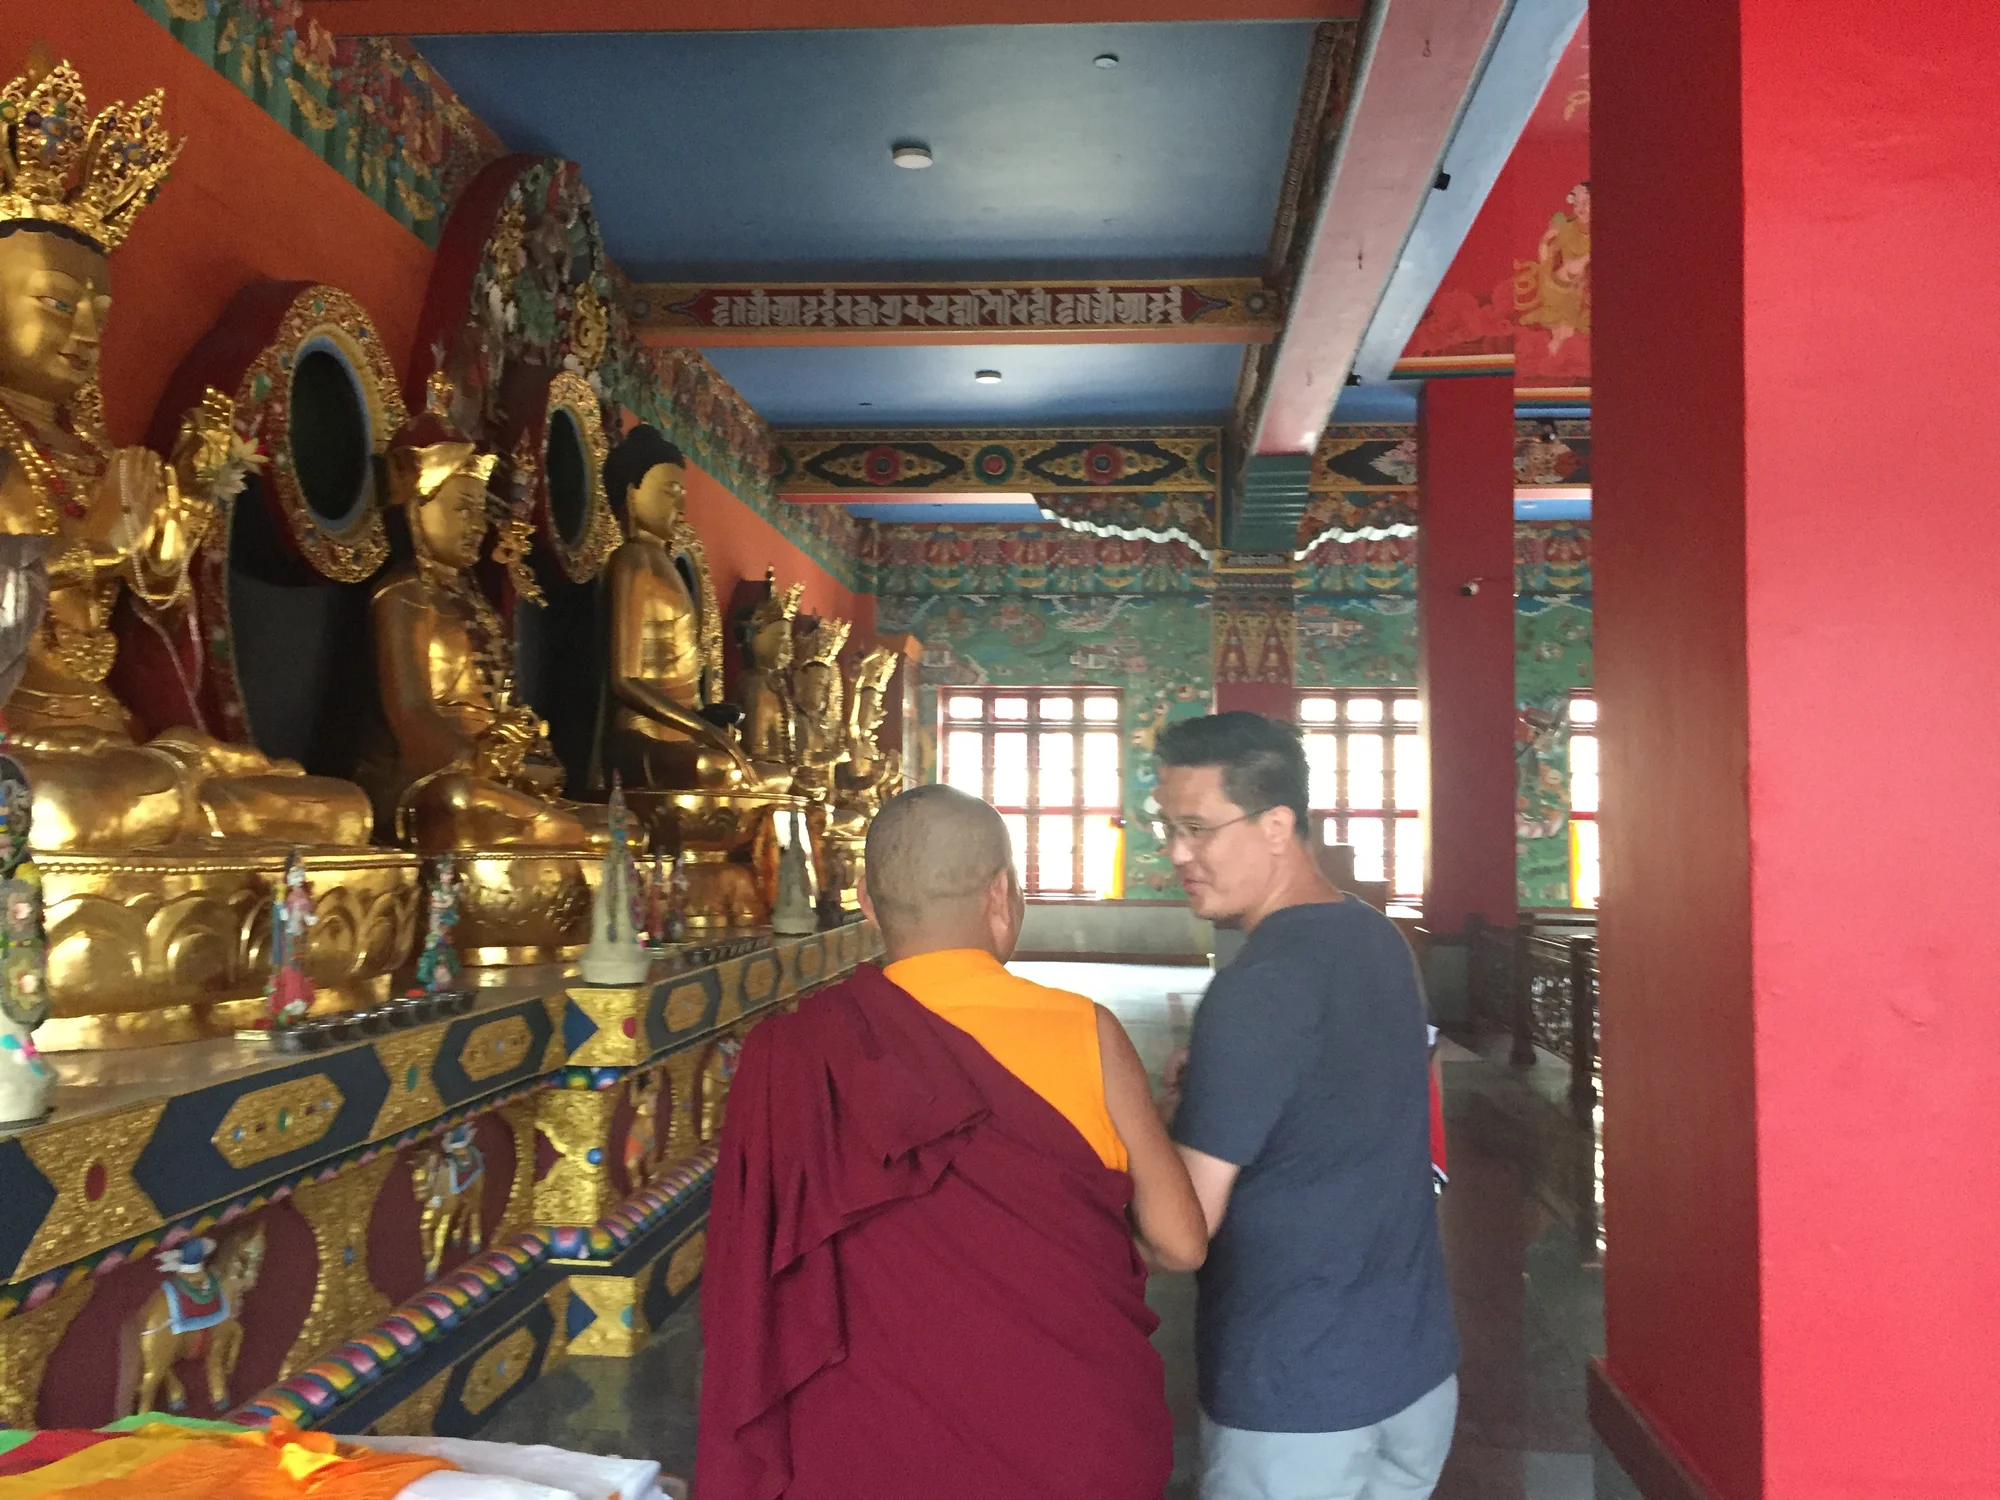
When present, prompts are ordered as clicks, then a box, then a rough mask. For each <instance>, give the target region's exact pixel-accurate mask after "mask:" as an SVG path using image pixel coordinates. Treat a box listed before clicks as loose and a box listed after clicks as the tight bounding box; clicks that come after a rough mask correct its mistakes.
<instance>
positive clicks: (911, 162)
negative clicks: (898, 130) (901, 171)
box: [889, 141, 931, 172]
mask: <svg viewBox="0 0 2000 1500" xmlns="http://www.w3.org/2000/svg"><path fill="white" fill-rule="evenodd" d="M889 160H890V161H892V162H894V163H895V164H896V165H897V166H899V167H906V168H908V169H909V170H910V171H912V172H921V171H922V170H923V169H924V168H925V167H928V166H929V165H930V164H931V148H930V147H929V146H926V145H925V144H924V143H923V142H922V141H898V142H896V144H895V145H893V146H891V147H890V148H889Z"/></svg>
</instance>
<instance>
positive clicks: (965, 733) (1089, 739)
mask: <svg viewBox="0 0 2000 1500" xmlns="http://www.w3.org/2000/svg"><path fill="white" fill-rule="evenodd" d="M1121 710H1122V704H1121V702H1120V699H1119V695H1118V693H1117V692H1116V691H1114V690H1112V689H1108V688H1091V687H1071V688H943V689H940V690H939V693H938V716H939V718H940V720H941V723H940V724H939V728H938V779H939V780H940V781H942V782H944V783H945V785H947V786H954V787H957V788H958V789H959V790H960V791H962V792H970V793H971V794H972V795H973V796H975V797H980V798H984V799H985V800H986V801H988V802H990V803H992V804H993V806H994V807H995V808H997V809H998V810H999V813H1000V816H1001V817H1002V818H1003V819H1004V820H1005V821H1006V824H1007V832H1008V834H1009V836H1010V837H1011V838H1012V839H1013V841H1014V864H1015V868H1016V869H1017V870H1018V871H1019V872H1020V877H1021V889H1022V890H1023V891H1025V892H1026V893H1027V894H1029V895H1031V896H1102V895H1103V894H1104V893H1105V892H1107V891H1108V890H1110V889H1111V887H1112V881H1113V875H1114V871H1115V869H1116V866H1117V861H1118V827H1119V819H1120V817H1121V816H1122V808H1123V795H1122V794H1123V788H1124V767H1123V763H1122V746H1121V739H1122V737H1121V734H1120V729H1119V725H1120V713H1121Z"/></svg>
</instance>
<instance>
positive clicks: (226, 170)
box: [0, 0, 431, 442]
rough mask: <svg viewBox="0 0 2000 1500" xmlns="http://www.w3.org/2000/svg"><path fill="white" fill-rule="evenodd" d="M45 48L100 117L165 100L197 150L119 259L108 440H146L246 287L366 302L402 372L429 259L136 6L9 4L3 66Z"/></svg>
mask: <svg viewBox="0 0 2000 1500" xmlns="http://www.w3.org/2000/svg"><path fill="white" fill-rule="evenodd" d="M36 41H46V42H47V44H48V47H49V50H50V52H51V53H52V54H53V55H54V56H55V57H56V58H58V59H62V58H67V59H69V61H71V62H72V63H74V64H75V65H76V68H77V71H78V72H79V73H81V74H82V76H83V87H84V91H85V93H86V94H87V95H88V97H89V100H90V104H91V108H92V111H93V113H94V112H96V111H99V110H102V109H103V108H104V107H105V106H106V105H109V104H111V103H113V102H115V101H117V100H120V99H124V100H127V101H131V100H135V99H138V98H139V97H141V96H143V95H145V94H147V93H149V92H151V91H152V90H153V89H155V88H163V89H165V90H166V94H167V99H166V108H165V117H166V124H167V128H168V129H169V130H170V131H172V132H173V134H174V135H176V136H186V137H187V146H186V148H185V149H184V150H183V151H182V152H181V156H180V160H179V161H178V162H176V163H175V164H174V169H173V172H172V174H171V175H170V176H169V177H168V178H167V181H166V185H165V186H164V187H163V188H162V189H161V190H160V195H159V197H158V198H157V199H156V200H154V202H153V204H152V205H151V206H150V207H149V208H147V209H146V210H145V211H144V212H143V213H142V214H141V215H140V216H139V220H138V225H137V227H136V228H135V229H134V230H133V232H132V236H131V238H130V239H128V240H127V241H126V242H125V244H124V245H123V246H122V247H121V248H120V249H119V250H118V252H117V253H116V254H115V255H114V256H113V257H112V261H111V289H112V296H113V305H112V312H111V323H110V327H109V329H108V330H107V332H106V335H105V340H104V396H105V406H106V411H107V415H108V417H109V420H110V425H111V430H112V435H113V436H114V437H115V438H117V439H118V440H119V441H120V442H137V441H138V440H139V437H140V435H141V434H142V433H143V432H144V431H145V428H146V426H147V424H148V422H149V421H150V420H151V419H152V415H153V404H154V402H156V401H157V400H158V399H159V396H160V391H161V389H162V388H163V387H164V386H165V384H166V381H167V377H168V375H170V374H171V373H172V372H173V369H174V367H175V366H176V365H177V364H179V363H180V361H181V358H182V357H183V356H184V355H185V354H186V353H187V351H188V350H189V349H190V348H192V347H193V345H194V343H195V341H196V340H198V339H199V338H200V337H201V336H202V335H203V334H204V333H206V332H207V331H208V330H209V327H210V326H211V325H212V324H213V323H214V322H215V319H216V318H217V316H218V315H219V314H220V313H221V312H222V309H223V307H224V305H225V304H227V303H228V301H229V299H230V298H231V297H232V296H234V295H235V293H236V292H237V291H238V290H239V289H240V288H241V287H242V286H243V285H244V284H245V283H246V282H250V281H255V280H258V279H260V278H263V277H272V278H276V279H278V280H286V281H291V280H310V281H324V282H329V283H331V284H332V285H335V286H338V287H341V288H343V289H345V290H346V291H348V292H350V293H352V294H353V295H354V296H355V297H356V298H357V299H359V301H360V303H361V305H362V306H363V307H365V308H367V309H368V313H369V316H370V317H372V318H373V319H374V322H375V327H376V329H377V331H378V332H379V333H380V334H381V336H382V339H383V342H384V345H385V347H387V348H388V350H389V351H390V354H391V355H392V357H393V358H394V359H395V361H396V365H397V368H398V369H399V370H400V369H401V368H402V367H403V366H404V365H405V364H406V363H407V362H408V359H409V350H410V341H411V339H412V338H414V337H415V330H416V323H417V312H418V309H419V308H420V307H421V305H422V303H423V297H424V283H425V282H426V280H428V278H429V276H430V267H431V252H430V250H429V249H428V248H427V247H426V246H425V245H424V243H423V242H422V241H421V240H419V239H418V238H417V237H416V236H415V235H413V234H411V233H410V232H409V230H407V229H405V228H403V226H402V225H400V224H398V223H397V222H396V221H395V220H394V219H392V218H390V217H389V216H388V215H387V214H385V213H384V212H382V210H381V209H380V208H379V207H378V206H377V205H375V204H374V203H371V202H370V201H369V200H368V199H367V198H366V197H365V196H363V195H362V193H361V191H360V189H358V188H356V187H355V186H354V185H353V184H352V183H350V182H348V181H347V180H346V179H345V178H344V177H342V176H341V175H340V174H339V173H338V172H336V171H334V170H333V168H331V167H329V166H328V165H327V164H326V163H325V162H323V161H321V160H320V159H319V157H317V156H316V155H314V154H313V152H312V151H311V150H310V149H308V148H307V147H306V146H305V145H304V144H303V143H302V142H300V141H298V140H295V139H294V138H293V137H292V136H291V135H290V133H288V132H287V131H286V130H284V129H283V128H282V127H281V126H279V125H278V124H277V122H276V121H274V120H272V118H271V117H270V116H269V115H267V114H265V113H264V111H263V110H261V109H259V108H258V107H257V105H256V104H254V103H253V102H251V100H250V99H249V98H247V97H246V96H245V95H243V94H242V93H241V92H239V91H238V90H237V88H236V86H235V85H234V84H232V83H230V82H229V81H228V80H227V79H225V78H224V77H223V76H222V75H221V74H219V73H217V72H216V71H215V70H214V69H213V68H211V67H209V66H208V64H206V63H205V62H202V61H201V60H200V59H199V58H197V57H196V56H195V55H194V54H193V53H191V52H189V51H188V50H187V49H186V48H184V47H182V46H181V45H180V43H178V42H176V41H175V40H174V39H173V38H172V37H171V36H170V35H168V34H167V31H166V29H165V28H164V27H162V26H161V25H159V24H158V23H157V22H156V21H154V20H152V19H151V18H150V17H149V16H147V15H146V13H145V12H144V11H142V10H140V9H139V7H138V6H136V5H134V4H133V3H132V0H58V3H57V4H54V5H27V4H13V3H10V4H7V5H5V6H4V7H0V68H5V70H6V71H5V73H4V75H0V76H4V77H8V78H12V77H15V76H17V75H18V74H19V73H20V71H21V69H22V67H23V65H24V63H25V61H26V59H27V55H28V49H29V47H30V46H31V45H32V44H33V43H34V42H36Z"/></svg>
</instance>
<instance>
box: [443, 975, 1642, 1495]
mask: <svg viewBox="0 0 2000 1500" xmlns="http://www.w3.org/2000/svg"><path fill="white" fill-rule="evenodd" d="M1018 968H1019V971H1020V972H1022V973H1024V974H1026V975H1028V976H1029V977H1031V978H1034V979H1037V980H1039V981H1041V982H1042V983H1044V984H1054V985H1059V986H1062V987H1063V988H1066V989H1074V990H1078V991H1081V992H1083V993H1085V994H1088V995H1090V996H1092V997H1093V998H1095V999H1097V1000H1099V1001H1101V1002H1102V1003H1103V1004H1105V1005H1107V1006H1109V1007H1110V1008H1111V1009H1112V1010H1114V1011H1115V1012H1117V1014H1118V1016H1119V1018H1120V1019H1121V1020H1123V1021H1124V1023H1125V1025H1126V1029H1127V1030H1128V1031H1129V1032H1130V1033H1131V1035H1132V1040H1133V1043H1134V1045H1135V1046H1136V1047H1137V1048H1138V1051H1139V1055H1140V1057H1141V1058H1142V1059H1143V1060H1144V1061H1145V1063H1146V1064H1147V1066H1148V1067H1149V1068H1151V1069H1154V1070H1157V1069H1158V1068H1159V1066H1160V1064H1161V1063H1162V1062H1163V1061H1164V1060H1165V1059H1166V1057H1167V1055H1168V1054H1169V1053H1170V1052H1171V1051H1172V1050H1173V1049H1174V1047H1176V1046H1177V1045H1179V1044H1180V1042H1181V1041H1182V1040H1184V1039H1185V1037H1186V1035H1187V1023H1188V1015H1189V1012H1190V1010H1191V1009H1192V1007H1193V1005H1194V1004H1195V1003H1197V1002H1198V1000H1199V998H1200V992H1201V989H1202V987H1203V986H1204V984H1205V983H1206V980H1207V975H1206V973H1205V972H1204V971H1203V970H1200V969H1185V968H1143V967H1138V966H1128V965H1115V966H1114V965H1103V964H1041V963H1037V964H1022V965H1019V966H1018ZM1505 1058H1506V1053H1505V1048H1504V1047H1500V1048H1498V1049H1494V1048H1482V1049H1480V1051H1479V1052H1474V1051H1468V1050H1467V1049H1466V1048H1463V1047H1459V1046H1456V1045H1454V1044H1452V1043H1449V1042H1447V1043H1446V1044H1445V1052H1444V1077H1445V1100H1446V1115H1447V1120H1448V1126H1449V1131H1450V1145H1451V1168H1452V1183H1451V1187H1450V1188H1449V1189H1448V1190H1447V1191H1446V1193H1445V1196H1444V1200H1443V1205H1442V1209H1441V1213H1442V1222H1443V1226H1444V1236H1445V1251H1446V1256H1447V1258H1448V1260H1449V1262H1450V1266H1451V1275H1452V1285H1453V1291H1454V1300H1455V1305H1456V1308H1457V1312H1458V1321H1459V1334H1460V1337H1461V1340H1462V1342H1463V1344H1464V1349H1465V1356H1464V1362H1463V1364H1462V1365H1461V1367H1460V1371H1459V1380H1460V1391H1461V1404H1460V1408H1459V1425H1458V1437H1457V1441H1456V1443H1455V1445H1454V1447H1453V1450H1452V1456H1451V1460H1450V1462H1449V1463H1448V1464H1447V1466H1446V1468H1445V1473H1444V1478H1443V1479H1442V1481H1441V1482H1440V1483H1439V1486H1438V1490H1437V1500H1638V1492H1637V1491H1636V1490H1635V1489H1633V1488H1631V1486H1630V1482H1629V1481H1628V1480H1626V1479H1625V1478H1624V1476H1623V1475H1622V1474H1620V1473H1619V1472H1618V1471H1617V1469H1616V1466H1615V1465H1614V1464H1612V1463H1611V1461H1610V1459H1609V1458H1608V1456H1606V1455H1604V1454H1603V1453H1602V1452H1601V1451H1597V1450H1594V1446H1593V1442H1592V1437H1591V1432H1590V1428H1589V1424H1588V1423H1587V1421H1586V1420H1585V1416H1584V1369H1585V1366H1586V1363H1587V1361H1588V1360H1589V1358H1590V1356H1591V1355H1593V1354H1595V1353H1597V1352H1598V1351H1600V1350H1601V1349H1602V1347H1603V1313H1602V1308H1603V1288H1602V1281H1601V1277H1600V1275H1599V1272H1598V1270H1597V1261H1598V1254H1597V1247H1596V1233H1595V1218H1594V1216H1593V1215H1592V1214H1591V1212H1590V1209H1589V1204H1590V1180H1591V1179H1590V1159H1591V1158H1590V1140H1589V1137H1588V1134H1587V1133H1586V1132H1584V1131H1582V1130H1579V1129H1577V1128H1576V1127H1575V1126H1574V1125H1572V1124H1570V1122H1569V1120H1568V1117H1567V1115H1566V1114H1565V1113H1564V1111H1563V1110H1562V1108H1561V1106H1560V1096H1561V1088H1560V1085H1561V1076H1560V1066H1561V1065H1560V1064H1557V1063H1555V1061H1554V1060H1553V1059H1549V1058H1544V1059H1543V1060H1542V1062H1541V1064H1540V1065H1539V1066H1538V1067H1537V1068H1536V1069H1533V1070H1529V1071H1528V1073H1527V1075H1526V1076H1525V1077H1524V1076H1522V1075H1520V1074H1517V1073H1515V1072H1514V1070H1511V1069H1510V1068H1509V1067H1508V1066H1507V1064H1506V1061H1505ZM1151 1301H1152V1303H1153V1306H1154V1308H1155V1309H1156V1310H1157V1311H1158V1312H1159V1313H1160V1317H1161V1325H1160V1331H1159V1334H1158V1335H1157V1341H1158V1343H1159V1346H1160V1351H1161V1354H1162V1355H1163V1356H1164V1358H1165V1362H1166V1367H1167V1398H1168V1403H1169V1405H1170V1406H1171V1407H1172V1409H1173V1412H1174V1419H1175V1427H1176V1436H1175V1476H1174V1482H1173V1484H1172V1485H1171V1486H1170V1488H1169V1490H1168V1500H1194V1484H1193V1478H1192V1475H1193V1471H1194V1459H1195V1452H1194V1434H1195V1429H1196V1416H1197V1413H1196V1407H1195V1396H1194V1339H1193V1334H1194V1326H1193V1325H1194V1282H1193V1278H1192V1277H1188V1276H1162V1277H1157V1278H1155V1280H1154V1282H1153V1285H1152V1288H1151ZM700 1368H701V1329H700V1323H699V1320H698V1318H697V1316H696V1314H695V1311H694V1309H693V1308H692V1307H690V1308H688V1309H686V1310H684V1311H683V1312H682V1313H681V1314H679V1315H678V1316H676V1317H675V1318H674V1319H673V1320H672V1321H670V1322H669V1323H668V1325H667V1326H666V1327H665V1328H663V1329H661V1330H660V1332H659V1333H658V1334H657V1335H656V1336H655V1337H654V1338H653V1340H652V1342H651V1343H650V1344H648V1345H647V1347H646V1348H645V1350H644V1351H642V1352H641V1353H640V1354H639V1355H638V1357H636V1358H634V1359H631V1360H607V1359H582V1358H579V1359H571V1360H568V1361H566V1362H565V1363H563V1364H562V1365H560V1366H558V1367H557V1368H556V1369H555V1370H554V1371H552V1372H551V1373H550V1374H549V1375H548V1376H547V1377H545V1378H544V1379H543V1380H542V1381H541V1382H540V1383H539V1384H538V1385H536V1386H535V1387H534V1389H532V1390H530V1391H527V1392H525V1393H523V1394H522V1395H521V1396H520V1397H519V1398H518V1399H516V1400H515V1401H514V1402H513V1403H511V1404H510V1405H509V1406H508V1407H507V1408H506V1409H505V1410H503V1411H502V1412H501V1413H500V1414H499V1416H498V1417H497V1418H496V1419H495V1420H494V1421H493V1422H492V1423H491V1424H490V1425H489V1426H488V1428H487V1430H486V1431H485V1433H483V1434H482V1436H486V1437H491V1438H495V1439H498V1440H500V1441H505V1442H548V1443H558V1444H561V1445H563V1446H565V1447H570V1448H580V1449H585V1450H587V1451H590V1452H597V1453H621V1454H626V1455H629V1456H644V1457H649V1458H657V1459H659V1460H660V1461H661V1463H662V1464H663V1465H665V1466H666V1468H667V1469H668V1470H669V1471H670V1472H677V1473H682V1474H685V1473H687V1472H688V1471H689V1470H690V1469H691V1468H692V1466H693V1455H694V1431H695V1421H694V1414H695V1407H696V1402H697V1399H698V1390H699V1385H700Z"/></svg>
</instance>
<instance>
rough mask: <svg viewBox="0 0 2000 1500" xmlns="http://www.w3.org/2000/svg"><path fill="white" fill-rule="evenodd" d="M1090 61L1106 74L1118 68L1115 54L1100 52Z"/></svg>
mask: <svg viewBox="0 0 2000 1500" xmlns="http://www.w3.org/2000/svg"><path fill="white" fill-rule="evenodd" d="M1091 61H1092V62H1093V63H1095V64H1097V66H1098V67H1100V68H1103V69H1104V70H1105V71H1106V72H1109V71H1110V70H1111V69H1113V68H1115V67H1117V66H1118V54H1117V53H1116V52H1100V53H1098V54H1097V56H1095V57H1093V58H1092V59H1091Z"/></svg>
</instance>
